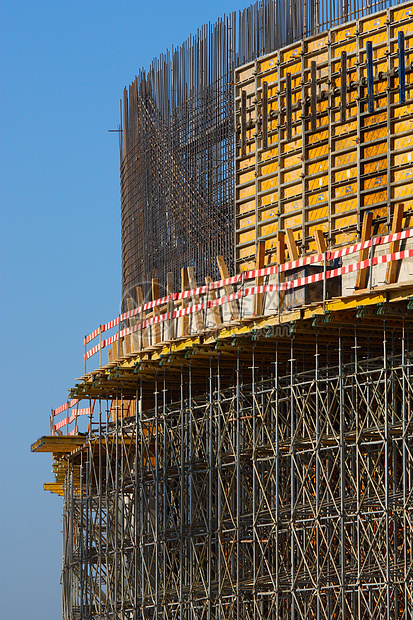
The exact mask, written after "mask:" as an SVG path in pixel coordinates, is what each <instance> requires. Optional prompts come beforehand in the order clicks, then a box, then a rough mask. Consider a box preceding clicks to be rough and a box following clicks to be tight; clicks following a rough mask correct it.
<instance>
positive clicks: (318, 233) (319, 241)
mask: <svg viewBox="0 0 413 620" xmlns="http://www.w3.org/2000/svg"><path fill="white" fill-rule="evenodd" d="M314 239H315V244H316V246H317V252H318V254H324V252H326V251H327V245H326V240H325V238H324V233H323V231H322V230H321V229H320V228H317V229H316V230H315V231H314ZM321 265H324V261H321ZM327 265H328V262H327Z"/></svg>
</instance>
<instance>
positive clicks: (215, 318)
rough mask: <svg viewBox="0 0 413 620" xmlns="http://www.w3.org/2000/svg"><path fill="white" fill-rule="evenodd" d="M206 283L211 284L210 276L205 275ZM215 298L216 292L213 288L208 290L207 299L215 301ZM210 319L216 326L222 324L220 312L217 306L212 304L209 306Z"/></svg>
mask: <svg viewBox="0 0 413 620" xmlns="http://www.w3.org/2000/svg"><path fill="white" fill-rule="evenodd" d="M205 282H206V284H212V282H213V280H212V278H211V276H206V278H205ZM216 298H217V293H216V291H215V290H214V289H211V290H210V291H208V299H209V301H215V299H216ZM211 314H212V320H213V321H214V324H215V325H216V326H219V325H222V319H221V312H220V310H219V306H213V307H212V308H211Z"/></svg>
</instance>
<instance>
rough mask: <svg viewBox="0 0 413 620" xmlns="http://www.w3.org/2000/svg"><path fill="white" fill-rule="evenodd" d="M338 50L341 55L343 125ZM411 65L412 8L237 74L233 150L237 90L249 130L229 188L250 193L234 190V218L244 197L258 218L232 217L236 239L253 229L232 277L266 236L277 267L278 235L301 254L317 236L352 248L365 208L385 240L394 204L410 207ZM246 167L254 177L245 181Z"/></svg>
mask: <svg viewBox="0 0 413 620" xmlns="http://www.w3.org/2000/svg"><path fill="white" fill-rule="evenodd" d="M400 30H402V31H403V33H404V36H405V65H406V102H405V103H404V104H401V103H400V94H399V90H398V79H399V78H398V64H399V59H398V40H397V34H398V32H399V31H400ZM368 42H369V43H371V44H372V52H373V74H374V83H373V84H374V85H373V88H374V108H375V109H374V112H373V113H370V112H369V109H368V103H367V77H368V76H367V73H368V72H367V54H366V46H367V43H368ZM342 52H346V54H347V76H346V84H347V92H346V112H345V121H344V122H343V119H342V110H341V86H342V84H341V62H342V61H341V54H342ZM312 62H315V63H316V78H317V83H316V96H317V102H316V124H315V128H314V129H313V120H314V119H313V110H312V109H311V102H312V92H313V91H312V85H311V67H312ZM411 63H413V2H411V1H410V2H407V3H405V4H404V5H403V6H398V7H396V8H392V9H388V10H385V11H381V12H379V13H376V14H374V15H369V16H365V17H363V18H361V19H359V20H358V21H357V22H351V23H348V24H343V25H340V26H338V27H336V28H334V29H332V30H330V31H329V32H327V33H323V34H320V35H317V36H314V37H311V38H309V39H306V40H304V41H301V42H299V43H295V44H293V45H290V46H288V47H286V48H284V49H282V50H279V51H277V52H274V53H272V54H269V55H267V56H265V57H263V58H261V59H258V60H257V61H256V63H250V64H249V65H246V66H245V67H241V68H240V69H238V70H237V71H236V84H237V86H236V109H237V111H238V112H237V119H236V127H237V132H238V134H237V140H236V144H237V145H238V144H240V133H239V132H240V127H241V123H240V99H241V91H245V92H246V93H247V108H248V110H247V125H248V128H244V132H245V133H244V135H246V136H247V142H248V144H247V145H246V146H244V150H243V152H241V147H239V146H237V148H236V169H237V171H240V172H239V174H237V176H236V182H237V184H238V185H241V184H242V183H248V185H247V186H244V187H239V191H237V194H236V196H237V200H238V201H239V205H238V206H237V208H236V212H237V213H238V214H242V213H243V212H244V210H245V209H246V207H245V205H246V203H247V199H249V200H248V203H249V206H248V210H249V211H253V210H254V211H255V220H253V219H251V217H250V218H248V217H246V218H245V219H244V218H239V220H238V222H237V227H238V229H239V231H241V230H242V229H243V228H245V227H246V226H251V225H252V224H251V223H249V222H252V221H254V222H255V221H256V220H257V219H258V226H255V225H254V230H248V231H244V232H242V233H241V232H240V234H239V235H238V236H237V243H238V244H248V245H247V246H246V247H245V246H243V247H242V248H238V249H237V263H238V268H239V269H243V268H244V267H245V265H246V264H249V262H250V258H249V257H251V256H252V255H253V254H254V252H255V246H256V243H257V241H258V240H259V239H260V238H265V243H266V248H267V250H268V256H267V257H266V260H267V261H268V260H275V258H274V252H273V248H275V236H276V233H277V232H278V231H279V230H285V229H286V228H292V229H293V231H294V236H295V237H296V239H297V241H299V245H300V247H301V248H303V251H304V253H306V252H311V251H314V250H315V241H314V233H315V231H316V230H317V229H320V230H322V231H323V232H324V233H326V237H327V238H328V239H329V242H330V247H331V246H335V245H341V244H345V243H351V242H354V241H356V240H357V239H359V238H360V237H359V235H360V232H361V224H362V220H363V214H364V210H372V211H373V216H374V218H375V219H376V220H377V223H376V226H375V230H376V231H377V229H378V230H379V231H383V232H385V231H387V230H388V228H389V224H390V220H391V214H392V212H393V208H394V203H395V201H398V200H400V201H401V200H403V202H404V204H405V210H407V208H408V207H407V205H411V204H412V202H413V71H411ZM257 68H258V73H256V69H257ZM288 74H290V76H291V85H292V92H291V102H292V109H291V110H290V118H291V120H290V121H288V119H287V92H286V89H287V75H288ZM264 82H266V84H267V86H268V107H267V118H268V134H267V144H266V145H265V144H264V138H263V125H262V122H263V89H262V85H263V83H264ZM256 85H258V90H257V92H255V88H256ZM388 115H390V118H389V119H388ZM289 123H290V124H289ZM252 125H253V126H252ZM288 129H289V132H290V133H288ZM246 162H248V163H246ZM245 167H250V168H251V169H250V170H248V171H246V172H245V173H243V174H242V173H241V171H242V170H243V168H245ZM256 171H257V172H256ZM256 174H257V175H258V176H257V177H256V176H255V175H256ZM410 208H411V206H410ZM251 216H252V214H251ZM257 216H258V218H257ZM406 221H407V220H406ZM251 235H256V237H253V236H251ZM270 250H271V251H270Z"/></svg>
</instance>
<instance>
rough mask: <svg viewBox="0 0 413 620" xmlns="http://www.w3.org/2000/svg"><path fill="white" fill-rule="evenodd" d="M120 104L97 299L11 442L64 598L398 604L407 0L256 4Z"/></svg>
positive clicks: (227, 612)
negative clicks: (56, 537) (114, 230)
mask: <svg viewBox="0 0 413 620" xmlns="http://www.w3.org/2000/svg"><path fill="white" fill-rule="evenodd" d="M121 106H122V114H121V116H122V118H121V121H120V127H119V135H120V180H121V226H122V278H123V280H122V300H121V313H120V314H119V315H118V316H117V317H114V318H112V320H110V321H109V322H107V323H105V324H101V325H99V326H97V327H96V329H95V330H94V331H93V332H91V333H90V334H88V335H87V336H85V339H84V342H83V345H84V356H83V357H84V359H83V361H82V360H79V365H80V372H83V374H82V376H81V377H80V378H79V379H76V380H75V381H76V383H74V384H73V387H71V388H70V390H69V397H68V400H67V401H66V402H65V403H64V404H63V405H61V406H60V407H57V408H56V409H52V412H51V416H50V431H49V430H48V431H47V432H48V434H45V435H44V436H42V437H40V439H38V440H37V441H35V443H33V445H32V446H31V449H32V451H33V452H49V453H51V454H52V458H53V470H54V474H55V478H54V480H53V481H51V482H47V483H45V485H44V488H45V489H46V490H49V491H51V492H52V493H55V494H57V495H58V496H61V497H62V500H63V564H62V576H61V583H62V602H63V603H62V604H63V611H62V614H63V615H62V617H63V620H103V619H108V620H109V619H110V620H331V619H337V620H373V619H374V620H399V619H402V620H411V619H412V618H413V1H412V0H407V1H405V2H397V1H392V0H384V1H380V2H379V1H376V0H370V1H369V2H368V3H366V2H364V1H363V0H345V1H340V2H338V1H337V0H329V2H324V0H310V1H309V2H306V1H305V0H292V1H291V2H289V3H285V2H283V1H282V0H260V1H258V2H256V3H255V4H253V5H251V6H250V7H248V8H246V9H243V10H242V11H240V12H239V13H232V14H230V15H229V16H226V17H223V18H222V19H220V20H218V21H217V22H216V23H215V24H208V25H206V26H203V27H202V28H200V29H199V30H198V32H197V34H196V35H193V36H190V37H189V38H188V40H187V41H186V42H185V43H183V44H182V46H181V47H179V48H176V49H173V50H172V51H168V52H165V53H164V54H162V55H161V56H159V57H158V58H156V59H155V60H154V61H153V63H152V65H151V66H150V68H149V69H148V70H141V71H140V72H139V74H138V75H137V76H136V77H134V79H133V81H132V83H131V84H130V86H129V87H128V88H125V90H124V92H123V96H122V101H121ZM69 380H70V378H69ZM63 398H64V397H63ZM46 423H47V424H48V421H47V420H46Z"/></svg>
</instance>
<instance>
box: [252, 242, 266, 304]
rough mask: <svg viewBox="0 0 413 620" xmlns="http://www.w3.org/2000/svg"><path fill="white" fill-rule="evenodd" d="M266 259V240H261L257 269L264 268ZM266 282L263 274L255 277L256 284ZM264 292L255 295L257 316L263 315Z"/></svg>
mask: <svg viewBox="0 0 413 620" xmlns="http://www.w3.org/2000/svg"><path fill="white" fill-rule="evenodd" d="M264 261H265V241H263V240H261V241H259V242H258V244H257V253H256V257H255V269H263V268H264V264H265V263H264ZM263 284H264V278H263V276H258V277H256V278H255V286H262V285H263ZM262 302H263V294H262V293H257V294H256V295H255V308H254V314H255V315H257V316H261V315H262V310H263V303H262Z"/></svg>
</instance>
